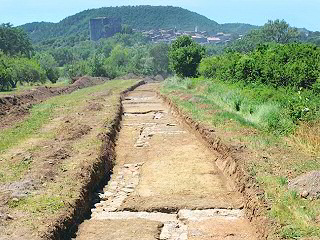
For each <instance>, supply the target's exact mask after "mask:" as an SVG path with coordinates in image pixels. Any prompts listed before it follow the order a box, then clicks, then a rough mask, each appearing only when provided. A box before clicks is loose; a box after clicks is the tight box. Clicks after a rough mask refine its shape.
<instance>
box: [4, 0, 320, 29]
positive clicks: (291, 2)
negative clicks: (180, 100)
mask: <svg viewBox="0 0 320 240" xmlns="http://www.w3.org/2000/svg"><path fill="white" fill-rule="evenodd" d="M0 3H1V4H0V5H1V7H0V23H3V22H11V23H12V24H14V25H16V26H17V25H21V24H24V23H28V22H34V21H50V22H58V21H60V20H62V19H63V18H65V17H67V16H70V15H73V14H75V13H77V12H80V11H82V10H86V9H90V8H98V7H108V6H121V5H164V6H166V5H170V6H180V7H183V8H186V9H189V10H191V11H194V12H197V13H200V14H202V15H204V16H206V17H208V18H210V19H212V20H215V21H217V22H218V23H226V22H243V23H250V24H255V25H263V24H264V23H265V22H267V20H268V19H273V20H274V19H277V18H279V19H285V20H286V21H287V22H289V23H290V25H292V26H296V27H306V28H308V29H309V30H313V31H316V30H319V31H320V21H319V20H320V15H319V13H320V1H319V0H50V1H48V0H0Z"/></svg>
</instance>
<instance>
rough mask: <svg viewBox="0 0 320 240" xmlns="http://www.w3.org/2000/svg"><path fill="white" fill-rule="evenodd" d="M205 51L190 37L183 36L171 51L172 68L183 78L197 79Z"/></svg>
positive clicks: (172, 46)
mask: <svg viewBox="0 0 320 240" xmlns="http://www.w3.org/2000/svg"><path fill="white" fill-rule="evenodd" d="M204 55H205V49H204V48H203V47H202V46H201V45H199V44H197V43H196V42H194V41H192V39H191V37H189V36H181V37H179V38H178V39H177V40H176V41H174V42H173V43H172V45H171V47H170V50H169V64H170V68H171V69H172V70H173V71H174V72H175V73H176V74H177V75H178V76H181V77H195V76H196V75H197V69H198V66H199V63H200V61H201V59H202V58H203V57H204Z"/></svg>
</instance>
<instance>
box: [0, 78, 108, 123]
mask: <svg viewBox="0 0 320 240" xmlns="http://www.w3.org/2000/svg"><path fill="white" fill-rule="evenodd" d="M107 80H109V79H108V78H101V77H87V76H85V77H81V78H79V79H78V80H76V81H75V82H74V83H73V84H71V85H69V86H66V87H46V86H44V87H37V88H35V89H33V90H26V91H24V92H22V93H19V94H17V95H5V96H3V97H0V121H1V126H0V128H5V127H7V126H12V123H13V122H18V121H20V120H21V119H22V118H23V117H24V116H25V115H27V114H28V113H29V109H30V108H31V107H32V105H33V104H37V103H40V102H42V101H44V100H46V99H48V98H51V97H54V96H57V95H61V94H69V93H72V92H74V91H76V90H78V89H81V88H86V87H90V86H94V85H98V84H102V83H104V82H105V81H107Z"/></svg>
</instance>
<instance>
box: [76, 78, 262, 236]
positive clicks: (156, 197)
mask: <svg viewBox="0 0 320 240" xmlns="http://www.w3.org/2000/svg"><path fill="white" fill-rule="evenodd" d="M155 87H156V85H155V84H147V85H144V86H141V87H139V88H137V89H136V90H134V91H133V92H130V93H129V94H128V95H127V97H126V98H125V99H124V100H123V106H124V116H123V122H122V129H121V131H120V135H119V139H118V141H117V146H116V165H115V168H114V171H113V174H112V177H111V180H110V181H109V182H108V185H106V186H105V187H104V188H103V190H102V191H101V192H100V193H99V195H98V201H97V203H96V204H95V207H94V208H93V209H92V214H91V218H90V219H88V220H86V221H85V222H84V223H83V224H81V225H80V227H79V231H78V233H77V237H76V239H79V240H84V239H101V240H102V239H110V240H111V239H119V240H120V239H168V240H173V239H175V240H183V239H193V240H200V239H201V240H204V239H217V240H218V239H228V240H237V239H239V240H240V239H249V240H250V239H252V240H253V239H257V237H256V235H255V230H254V229H253V228H252V226H251V225H250V222H249V221H248V220H247V219H246V218H245V217H244V210H243V204H244V199H243V198H242V195H241V194H240V193H239V192H237V191H236V188H235V186H234V183H233V182H232V181H231V180H230V179H228V178H227V177H226V176H224V175H223V173H222V172H221V171H220V170H219V168H218V167H217V166H216V164H215V162H216V159H217V157H218V154H217V155H215V154H214V153H213V152H212V151H211V150H209V149H208V148H207V147H206V146H205V145H204V144H203V142H202V141H201V140H200V139H198V138H197V137H196V136H195V135H194V134H193V133H192V131H191V130H190V129H189V128H188V127H187V126H185V125H184V124H183V123H182V122H180V121H179V120H178V119H177V118H175V117H174V116H173V115H172V113H171V112H170V109H169V108H168V107H167V106H166V105H165V104H164V103H163V101H162V100H161V99H159V98H158V97H157V95H156V93H155V92H154V88H155Z"/></svg>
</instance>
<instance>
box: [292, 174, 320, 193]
mask: <svg viewBox="0 0 320 240" xmlns="http://www.w3.org/2000/svg"><path fill="white" fill-rule="evenodd" d="M288 187H289V189H292V190H295V191H297V192H298V193H299V194H300V196H302V197H303V198H307V197H309V198H314V199H320V171H312V172H309V173H306V174H303V175H301V176H299V177H297V178H295V179H293V180H291V181H290V182H289V186H288Z"/></svg>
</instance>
